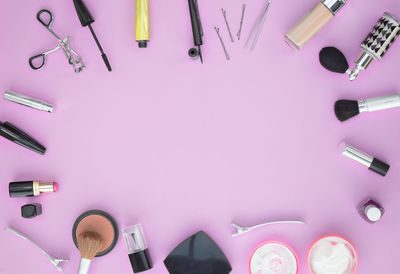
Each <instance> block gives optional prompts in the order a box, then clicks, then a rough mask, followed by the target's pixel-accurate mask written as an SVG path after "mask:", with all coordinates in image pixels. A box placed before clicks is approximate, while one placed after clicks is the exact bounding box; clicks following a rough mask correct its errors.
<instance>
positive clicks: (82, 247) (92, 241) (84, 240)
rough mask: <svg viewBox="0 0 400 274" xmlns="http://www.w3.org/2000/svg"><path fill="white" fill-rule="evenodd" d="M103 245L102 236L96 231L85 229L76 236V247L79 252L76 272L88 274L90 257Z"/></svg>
mask: <svg viewBox="0 0 400 274" xmlns="http://www.w3.org/2000/svg"><path fill="white" fill-rule="evenodd" d="M102 247H103V238H102V237H101V236H100V235H99V234H98V233H96V232H91V231H85V232H83V233H82V234H81V235H79V237H78V249H79V251H80V253H81V261H80V263H79V270H78V274H88V273H89V267H90V263H91V262H92V259H93V258H94V257H95V256H96V255H97V253H99V251H100V250H101V249H102Z"/></svg>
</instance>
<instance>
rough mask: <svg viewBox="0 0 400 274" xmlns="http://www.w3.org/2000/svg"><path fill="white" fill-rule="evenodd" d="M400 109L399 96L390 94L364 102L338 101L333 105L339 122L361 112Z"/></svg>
mask: <svg viewBox="0 0 400 274" xmlns="http://www.w3.org/2000/svg"><path fill="white" fill-rule="evenodd" d="M396 107H400V95H399V94H392V95H386V96H380V97H375V98H370V99H365V100H358V101H355V100H339V101H336V103H335V114H336V117H337V118H338V119H339V121H342V122H343V121H346V120H348V119H350V118H352V117H354V116H357V115H358V114H360V113H361V112H374V111H378V110H383V109H390V108H396Z"/></svg>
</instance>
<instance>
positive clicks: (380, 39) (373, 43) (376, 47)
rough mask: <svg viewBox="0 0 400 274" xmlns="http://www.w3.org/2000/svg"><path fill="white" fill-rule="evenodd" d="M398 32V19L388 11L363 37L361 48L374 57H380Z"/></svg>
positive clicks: (399, 26)
mask: <svg viewBox="0 0 400 274" xmlns="http://www.w3.org/2000/svg"><path fill="white" fill-rule="evenodd" d="M399 34H400V21H399V20H398V19H397V18H396V17H395V16H393V15H391V14H390V13H387V12H386V13H385V14H384V15H383V16H382V18H381V19H379V21H378V23H377V24H376V25H375V27H374V29H373V30H372V32H371V33H370V34H369V35H368V36H367V38H365V40H364V41H363V42H362V44H361V48H362V49H364V50H365V51H366V52H368V53H369V54H371V55H372V56H373V57H374V58H375V59H378V60H380V59H382V57H383V56H384V55H385V53H386V52H387V50H388V49H389V48H390V46H391V45H392V43H393V42H394V41H395V40H396V38H397V37H398V36H399Z"/></svg>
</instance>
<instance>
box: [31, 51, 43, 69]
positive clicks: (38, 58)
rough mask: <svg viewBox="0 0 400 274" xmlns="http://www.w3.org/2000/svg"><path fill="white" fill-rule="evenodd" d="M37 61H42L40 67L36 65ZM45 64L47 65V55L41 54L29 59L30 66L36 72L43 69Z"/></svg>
mask: <svg viewBox="0 0 400 274" xmlns="http://www.w3.org/2000/svg"><path fill="white" fill-rule="evenodd" d="M37 60H40V61H39V65H38V66H36V65H35V63H37ZM45 64H46V54H45V53H40V54H38V55H35V56H32V57H31V58H29V66H30V67H31V68H32V69H34V70H38V69H41V68H43V67H44V65H45Z"/></svg>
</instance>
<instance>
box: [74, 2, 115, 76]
mask: <svg viewBox="0 0 400 274" xmlns="http://www.w3.org/2000/svg"><path fill="white" fill-rule="evenodd" d="M73 1H74V6H75V10H76V13H77V14H78V17H79V21H80V22H81V25H82V27H89V30H90V32H91V33H92V36H93V38H94V41H95V42H96V44H97V47H98V48H99V50H100V53H101V57H102V58H103V61H104V64H105V65H106V67H107V69H108V71H112V68H111V65H110V62H109V61H108V58H107V55H106V54H105V53H104V50H103V47H102V46H101V44H100V41H99V39H98V38H97V35H96V33H95V32H94V30H93V27H92V23H94V18H93V16H92V14H91V13H90V11H89V9H88V8H87V6H86V5H85V3H83V1H82V0H73Z"/></svg>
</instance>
